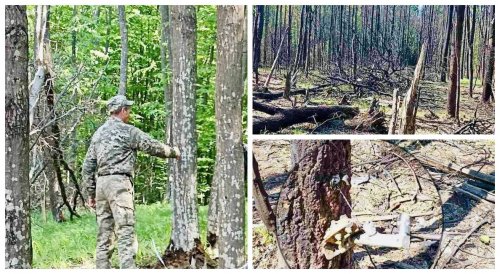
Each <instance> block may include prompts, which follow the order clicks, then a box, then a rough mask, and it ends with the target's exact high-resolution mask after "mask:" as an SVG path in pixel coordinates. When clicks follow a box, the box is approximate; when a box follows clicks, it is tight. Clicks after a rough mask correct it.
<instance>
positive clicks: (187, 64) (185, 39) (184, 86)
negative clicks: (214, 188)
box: [167, 6, 200, 262]
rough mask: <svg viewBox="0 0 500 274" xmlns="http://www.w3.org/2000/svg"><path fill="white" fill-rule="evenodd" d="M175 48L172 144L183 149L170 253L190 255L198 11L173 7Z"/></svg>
mask: <svg viewBox="0 0 500 274" xmlns="http://www.w3.org/2000/svg"><path fill="white" fill-rule="evenodd" d="M170 20H171V33H170V34H171V35H170V41H171V47H172V61H173V62H172V80H173V83H172V84H173V92H172V94H173V103H172V114H173V115H172V120H173V125H172V133H173V134H172V140H173V145H174V146H177V147H180V148H181V157H180V160H178V161H175V162H174V164H173V165H172V168H171V173H172V175H171V178H172V179H173V180H172V182H171V187H172V201H173V216H172V219H173V220H172V234H171V235H172V236H171V241H170V245H169V247H168V248H167V252H168V251H172V252H173V253H176V254H187V258H186V260H188V261H187V262H189V259H190V257H191V255H190V253H191V252H192V251H194V249H195V247H196V245H197V244H198V243H199V239H200V234H199V231H198V210H197V206H196V125H195V122H196V8H195V7H194V6H170Z"/></svg>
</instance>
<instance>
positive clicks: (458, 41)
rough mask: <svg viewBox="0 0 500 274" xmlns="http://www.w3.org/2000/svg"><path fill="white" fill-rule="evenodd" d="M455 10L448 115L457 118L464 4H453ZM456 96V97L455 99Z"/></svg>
mask: <svg viewBox="0 0 500 274" xmlns="http://www.w3.org/2000/svg"><path fill="white" fill-rule="evenodd" d="M455 11H456V12H457V23H456V26H455V31H456V35H455V48H454V50H453V56H452V59H451V68H450V70H451V71H450V89H449V90H448V107H447V109H448V115H449V116H450V117H456V118H458V109H459V108H458V105H459V104H458V103H459V98H460V97H459V96H460V95H459V93H460V77H459V71H458V67H459V65H460V53H461V52H462V34H463V23H464V11H465V6H455ZM457 98H458V99H457Z"/></svg>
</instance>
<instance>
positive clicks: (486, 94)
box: [481, 6, 495, 103]
mask: <svg viewBox="0 0 500 274" xmlns="http://www.w3.org/2000/svg"><path fill="white" fill-rule="evenodd" d="M492 9H493V16H492V18H495V6H492ZM490 34H491V35H490V41H489V45H488V59H487V60H488V61H487V64H486V65H487V66H486V73H485V75H484V85H483V93H482V95H481V100H482V101H483V103H487V102H488V101H490V99H491V97H492V96H493V73H494V71H495V20H494V19H493V20H492V21H491V31H490Z"/></svg>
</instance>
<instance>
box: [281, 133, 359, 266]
mask: <svg viewBox="0 0 500 274" xmlns="http://www.w3.org/2000/svg"><path fill="white" fill-rule="evenodd" d="M350 158H351V144H350V141H346V140H343V141H330V140H315V141H312V140H300V141H294V142H292V166H293V168H292V171H291V172H290V175H289V177H288V179H287V181H286V182H285V184H284V186H283V189H282V191H281V194H280V198H279V201H278V205H277V209H276V220H277V223H276V226H277V237H278V245H279V248H280V249H281V251H282V253H283V255H284V257H285V259H286V262H287V264H288V266H289V267H290V268H352V267H353V265H352V250H348V251H347V252H346V253H344V254H342V255H340V256H338V257H335V258H334V259H332V260H327V259H326V258H325V256H324V254H322V252H321V251H320V250H321V242H322V241H323V236H324V234H325V232H326V230H327V229H328V227H329V226H330V223H331V221H332V220H338V219H339V218H340V216H342V215H346V216H347V217H350V215H351V209H350V203H351V201H350V195H349V190H350V185H348V184H347V183H345V182H342V181H341V182H338V181H339V180H337V178H343V177H344V176H348V178H349V180H350V177H351V163H350ZM333 181H337V183H338V184H332V182H333Z"/></svg>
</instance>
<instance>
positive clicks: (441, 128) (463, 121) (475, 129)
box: [253, 68, 495, 134]
mask: <svg viewBox="0 0 500 274" xmlns="http://www.w3.org/2000/svg"><path fill="white" fill-rule="evenodd" d="M269 70H270V69H269V68H260V69H259V73H260V75H259V85H263V83H264V82H265V81H266V79H267V76H268V75H269ZM404 75H405V77H406V83H408V81H410V80H411V78H412V76H413V70H412V69H410V68H408V69H407V70H406V71H405V73H404ZM323 78H324V75H322V74H321V73H320V72H318V71H312V72H310V74H309V77H308V79H305V77H300V78H299V80H298V82H297V85H296V89H311V88H314V87H317V86H320V85H323V84H325V83H326V82H325V81H324V80H323ZM253 81H254V92H255V90H260V89H257V88H256V87H255V79H253ZM402 82H405V81H402ZM402 85H403V86H401V87H399V89H400V94H401V93H402V96H404V94H406V91H407V89H408V87H407V84H402ZM284 87H285V79H284V76H283V75H281V74H279V73H275V74H274V76H273V77H272V78H271V80H270V82H269V87H268V90H269V92H270V93H279V92H283V90H284ZM448 89H449V83H443V82H436V81H430V80H428V79H424V80H422V81H421V82H420V91H421V94H420V102H419V106H418V110H417V118H416V134H493V133H494V125H495V115H494V110H495V104H494V103H489V104H482V103H480V96H481V92H482V86H481V81H480V80H477V81H476V84H475V87H474V89H473V97H472V98H470V97H469V94H468V91H469V80H468V79H464V80H462V81H461V85H460V119H459V120H460V123H457V121H456V120H455V119H451V118H449V117H448V114H447V112H446V111H447V109H446V104H447V103H446V102H447V91H448ZM292 93H293V89H292ZM392 93H393V91H392V90H385V91H383V92H379V93H378V94H377V93H375V94H374V93H363V94H361V96H359V94H356V93H355V92H354V91H353V88H352V86H351V85H349V84H343V85H337V86H335V87H334V86H331V87H325V88H322V89H319V90H318V91H315V92H310V95H309V100H308V102H307V106H309V107H312V106H333V105H338V102H339V101H340V100H341V98H342V97H343V96H344V95H347V98H348V101H349V104H350V105H351V106H353V107H358V108H359V111H360V114H359V115H357V116H356V117H354V118H353V119H351V120H345V121H342V120H333V119H332V120H330V121H326V122H324V123H317V124H312V123H299V124H295V125H293V126H290V127H288V128H284V129H282V130H280V131H279V132H276V133H275V134H373V133H381V132H373V131H366V130H364V131H363V130H359V129H357V125H359V122H360V119H363V114H366V113H367V112H368V109H369V107H370V104H371V101H372V99H373V98H374V97H375V98H376V99H377V100H378V101H379V110H380V111H381V112H383V113H384V118H385V123H384V124H385V127H386V128H387V127H388V123H389V121H390V119H391V108H392ZM293 97H295V100H296V104H295V107H296V108H301V107H303V106H304V102H305V95H303V94H296V95H293ZM402 98H403V97H402ZM254 100H256V101H258V102H262V103H266V104H270V105H273V106H276V107H281V108H292V101H290V100H287V99H285V98H283V97H280V98H278V99H272V100H269V99H258V98H254ZM476 110H477V112H476ZM253 115H254V120H255V118H262V117H268V116H269V115H268V114H265V113H262V112H258V111H254V112H253ZM265 133H266V134H269V132H265ZM271 134H272V133H271Z"/></svg>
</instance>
